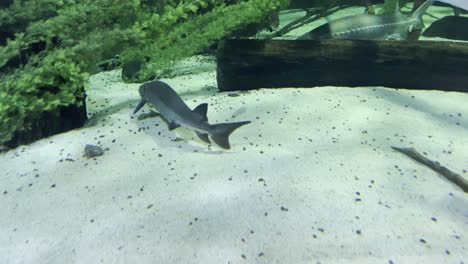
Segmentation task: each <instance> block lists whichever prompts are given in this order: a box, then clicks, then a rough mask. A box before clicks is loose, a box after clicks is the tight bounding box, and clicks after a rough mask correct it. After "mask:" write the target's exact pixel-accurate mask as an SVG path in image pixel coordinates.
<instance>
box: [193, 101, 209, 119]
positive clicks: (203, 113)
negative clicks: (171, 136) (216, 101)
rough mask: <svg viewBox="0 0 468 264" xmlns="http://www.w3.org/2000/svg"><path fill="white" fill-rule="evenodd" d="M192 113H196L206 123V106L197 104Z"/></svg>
mask: <svg viewBox="0 0 468 264" xmlns="http://www.w3.org/2000/svg"><path fill="white" fill-rule="evenodd" d="M192 112H194V113H197V114H199V115H201V116H202V118H203V119H202V120H203V121H208V117H207V116H206V113H207V112H208V104H207V103H203V104H199V105H198V106H197V107H195V108H194V109H193V110H192Z"/></svg>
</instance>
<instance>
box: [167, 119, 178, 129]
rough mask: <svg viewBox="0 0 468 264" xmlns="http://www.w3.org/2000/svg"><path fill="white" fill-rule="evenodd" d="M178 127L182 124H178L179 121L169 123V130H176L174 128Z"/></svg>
mask: <svg viewBox="0 0 468 264" xmlns="http://www.w3.org/2000/svg"><path fill="white" fill-rule="evenodd" d="M178 127H180V124H178V123H176V122H174V121H171V122H170V123H169V130H174V129H176V128H178Z"/></svg>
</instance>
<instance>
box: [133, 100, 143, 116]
mask: <svg viewBox="0 0 468 264" xmlns="http://www.w3.org/2000/svg"><path fill="white" fill-rule="evenodd" d="M145 104H146V100H145V99H141V101H140V103H138V105H137V106H136V107H135V110H133V114H136V113H137V112H138V111H139V110H140V109H141V108H142V107H143V106H144V105H145Z"/></svg>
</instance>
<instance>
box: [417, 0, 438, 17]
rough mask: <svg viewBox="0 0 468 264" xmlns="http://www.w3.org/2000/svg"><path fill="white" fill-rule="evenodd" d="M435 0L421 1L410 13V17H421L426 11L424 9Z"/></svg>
mask: <svg viewBox="0 0 468 264" xmlns="http://www.w3.org/2000/svg"><path fill="white" fill-rule="evenodd" d="M435 1H436V0H427V1H426V2H424V3H422V5H420V6H419V7H418V9H416V10H415V11H414V12H413V14H411V18H415V19H418V20H420V19H421V18H422V16H423V15H424V13H426V10H427V9H428V8H429V7H430V6H431V5H432V4H433V3H434V2H435Z"/></svg>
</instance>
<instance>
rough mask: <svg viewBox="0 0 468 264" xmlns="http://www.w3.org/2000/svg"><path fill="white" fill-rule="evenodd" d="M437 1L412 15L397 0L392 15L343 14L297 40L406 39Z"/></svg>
mask: <svg viewBox="0 0 468 264" xmlns="http://www.w3.org/2000/svg"><path fill="white" fill-rule="evenodd" d="M434 1H435V0H428V1H426V2H424V3H423V4H422V5H421V6H420V7H419V8H418V9H416V10H415V11H414V12H413V14H411V15H410V16H407V15H404V14H402V13H401V12H400V8H399V5H398V2H397V6H396V8H395V12H394V13H392V14H387V15H371V14H360V15H354V16H347V17H342V18H339V19H336V20H332V21H330V22H329V23H327V24H324V25H322V26H319V27H317V28H315V29H313V30H312V31H310V32H308V33H306V34H304V35H302V36H300V37H299V38H297V39H358V40H385V39H387V40H390V39H393V40H403V39H407V37H408V34H409V33H410V32H411V31H413V30H414V29H422V28H423V27H424V24H423V21H422V15H423V14H424V13H425V12H426V10H427V8H428V7H429V6H430V5H431V4H432V3H433V2H434ZM452 1H453V0H452ZM466 1H468V0H466Z"/></svg>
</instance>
